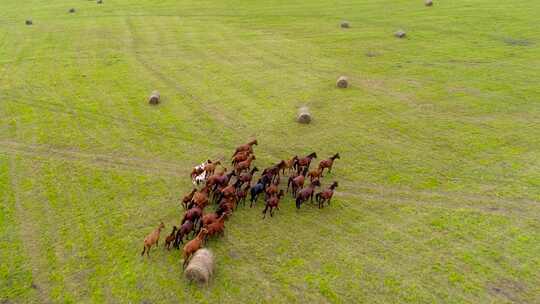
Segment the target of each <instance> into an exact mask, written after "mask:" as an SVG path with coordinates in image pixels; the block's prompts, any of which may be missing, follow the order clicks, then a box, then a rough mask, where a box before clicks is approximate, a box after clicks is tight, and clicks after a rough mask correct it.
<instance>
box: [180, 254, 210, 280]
mask: <svg viewBox="0 0 540 304" xmlns="http://www.w3.org/2000/svg"><path fill="white" fill-rule="evenodd" d="M213 274H214V255H213V254H212V252H211V251H210V250H208V249H206V248H202V249H199V250H197V251H196V252H195V254H194V255H193V257H192V258H191V260H190V261H189V264H188V266H187V267H186V270H185V271H184V275H185V276H186V279H188V280H189V281H195V282H197V283H198V284H201V285H203V284H204V285H208V282H209V281H210V278H211V277H212V275H213Z"/></svg>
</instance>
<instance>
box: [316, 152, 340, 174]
mask: <svg viewBox="0 0 540 304" xmlns="http://www.w3.org/2000/svg"><path fill="white" fill-rule="evenodd" d="M336 159H339V153H336V154H334V156H332V157H330V158H328V159H323V160H321V162H320V163H319V170H321V176H323V175H322V172H323V171H324V169H326V168H328V172H332V166H333V165H334V161H335V160H336Z"/></svg>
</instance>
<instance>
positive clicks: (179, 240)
mask: <svg viewBox="0 0 540 304" xmlns="http://www.w3.org/2000/svg"><path fill="white" fill-rule="evenodd" d="M195 226H196V223H194V222H193V221H185V222H184V223H183V224H182V226H180V229H178V232H176V237H175V239H174V248H180V244H183V243H184V236H185V237H187V238H188V239H189V234H190V233H192V232H193V234H195Z"/></svg>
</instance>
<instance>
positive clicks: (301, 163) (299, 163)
mask: <svg viewBox="0 0 540 304" xmlns="http://www.w3.org/2000/svg"><path fill="white" fill-rule="evenodd" d="M314 158H317V153H315V152H312V153H310V154H309V155H308V156H306V157H302V158H298V159H297V160H296V163H295V164H294V167H295V168H296V172H298V173H299V172H301V171H302V169H303V168H307V169H308V170H309V165H311V161H312V160H313V159H314Z"/></svg>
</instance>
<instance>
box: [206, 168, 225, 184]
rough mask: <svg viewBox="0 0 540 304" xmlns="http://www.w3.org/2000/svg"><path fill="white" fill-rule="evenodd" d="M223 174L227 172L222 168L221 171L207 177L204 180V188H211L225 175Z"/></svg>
mask: <svg viewBox="0 0 540 304" xmlns="http://www.w3.org/2000/svg"><path fill="white" fill-rule="evenodd" d="M225 172H227V168H224V169H223V171H221V172H218V173H216V174H214V175H212V176H210V177H208V179H207V180H206V186H208V187H210V188H211V187H212V186H213V185H215V184H216V182H217V181H218V180H219V179H221V178H222V177H223V176H224V175H225Z"/></svg>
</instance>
